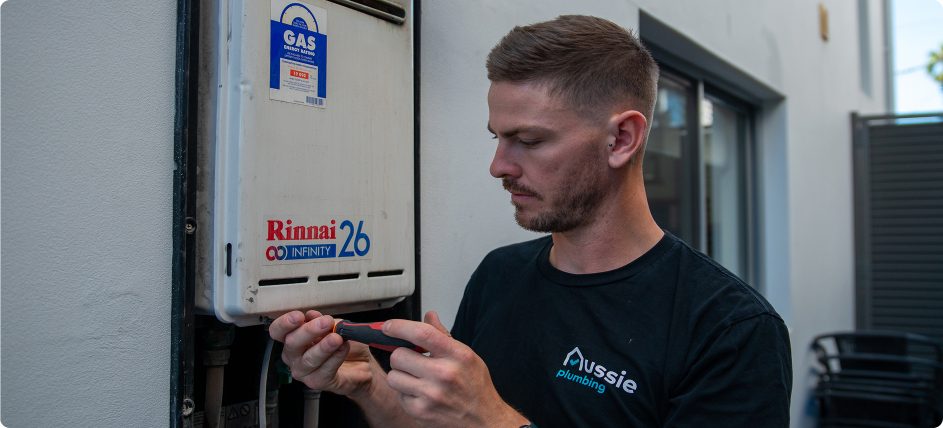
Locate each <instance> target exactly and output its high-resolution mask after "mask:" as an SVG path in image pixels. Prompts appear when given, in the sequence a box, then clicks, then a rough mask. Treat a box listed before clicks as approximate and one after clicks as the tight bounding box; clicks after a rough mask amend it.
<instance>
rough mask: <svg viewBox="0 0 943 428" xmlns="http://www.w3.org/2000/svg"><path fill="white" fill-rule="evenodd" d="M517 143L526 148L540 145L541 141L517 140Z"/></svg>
mask: <svg viewBox="0 0 943 428" xmlns="http://www.w3.org/2000/svg"><path fill="white" fill-rule="evenodd" d="M517 141H518V142H520V143H521V144H523V145H525V146H536V145H537V144H540V140H517Z"/></svg>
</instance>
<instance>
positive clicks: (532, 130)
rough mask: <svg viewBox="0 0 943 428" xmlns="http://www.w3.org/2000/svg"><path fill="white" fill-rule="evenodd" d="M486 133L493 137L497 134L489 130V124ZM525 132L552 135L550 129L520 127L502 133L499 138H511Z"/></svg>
mask: <svg viewBox="0 0 943 428" xmlns="http://www.w3.org/2000/svg"><path fill="white" fill-rule="evenodd" d="M488 132H490V133H492V134H494V135H498V133H497V132H495V131H494V129H492V128H491V124H490V123H489V124H488ZM525 132H529V133H542V134H553V131H552V130H550V129H548V128H544V127H542V126H522V127H520V128H515V129H511V130H509V131H507V132H502V133H501V136H502V137H505V138H507V137H513V136H514V135H517V134H520V133H525Z"/></svg>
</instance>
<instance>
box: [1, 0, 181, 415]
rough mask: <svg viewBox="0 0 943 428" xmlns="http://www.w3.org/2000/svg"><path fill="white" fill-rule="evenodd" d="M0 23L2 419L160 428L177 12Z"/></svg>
mask: <svg viewBox="0 0 943 428" xmlns="http://www.w3.org/2000/svg"><path fill="white" fill-rule="evenodd" d="M0 14H2V17H0V18H2V23H0V24H2V25H0V28H2V37H0V40H2V103H3V104H2V125H3V127H2V136H0V137H2V186H3V188H2V230H3V235H2V286H3V290H2V339H3V342H2V373H0V376H2V378H3V382H2V391H0V397H2V403H0V404H2V416H0V418H2V422H3V424H4V425H7V426H13V427H31V426H32V427H43V426H71V425H74V426H101V427H106V426H114V427H119V426H161V425H166V424H167V421H168V420H169V407H168V405H169V389H170V388H169V387H170V294H171V293H170V270H171V266H170V262H171V201H172V177H171V174H172V172H173V169H174V164H173V146H174V144H173V141H174V140H173V116H174V105H173V102H174V64H175V56H174V55H175V32H174V30H175V18H176V3H175V2H173V1H163V2H153V1H143V0H137V1H125V2H111V1H92V2H87V1H86V2H49V1H26V0H13V1H9V2H6V3H4V4H3V6H2V9H0Z"/></svg>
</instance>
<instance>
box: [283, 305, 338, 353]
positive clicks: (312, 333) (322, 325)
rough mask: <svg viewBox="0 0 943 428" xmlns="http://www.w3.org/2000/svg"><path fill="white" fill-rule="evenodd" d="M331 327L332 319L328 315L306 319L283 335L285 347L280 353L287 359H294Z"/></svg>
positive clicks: (332, 325)
mask: <svg viewBox="0 0 943 428" xmlns="http://www.w3.org/2000/svg"><path fill="white" fill-rule="evenodd" d="M333 329H334V319H333V318H332V317H331V316H330V315H325V316H321V317H318V318H315V319H314V320H311V321H308V322H306V323H304V324H303V325H302V326H301V327H299V328H297V329H295V330H294V331H292V332H291V333H288V335H286V336H285V349H284V351H282V354H284V355H285V357H287V358H288V359H294V358H295V357H297V356H299V355H301V354H303V353H304V352H305V351H306V350H307V349H308V348H310V347H311V345H312V344H314V343H317V342H319V341H320V340H321V339H322V338H324V336H326V335H327V334H328V333H330V332H331V331H332V330H333Z"/></svg>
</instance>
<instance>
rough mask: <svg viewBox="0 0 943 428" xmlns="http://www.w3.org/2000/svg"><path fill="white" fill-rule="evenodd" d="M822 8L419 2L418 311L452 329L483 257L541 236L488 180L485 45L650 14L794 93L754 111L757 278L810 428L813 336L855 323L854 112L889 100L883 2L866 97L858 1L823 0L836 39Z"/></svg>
mask: <svg viewBox="0 0 943 428" xmlns="http://www.w3.org/2000/svg"><path fill="white" fill-rule="evenodd" d="M819 3H820V2H819V1H813V0H803V1H794V2H776V1H761V2H737V1H721V2H699V1H695V0H686V1H672V2H663V1H656V0H636V1H634V2H625V1H617V0H597V1H593V2H579V3H577V2H564V1H537V0H529V1H517V2H499V1H476V2H444V1H435V2H424V3H423V22H422V28H423V32H422V82H421V89H422V106H421V107H422V113H421V114H422V115H421V123H422V131H421V138H422V143H421V144H422V152H421V156H422V158H421V162H422V163H421V171H422V183H421V196H422V224H421V228H422V229H421V232H422V281H423V282H422V287H423V288H422V302H423V308H424V309H426V310H430V309H435V310H438V311H440V312H441V313H442V315H443V319H444V320H445V321H446V323H447V324H450V323H451V321H452V320H453V319H454V313H455V310H456V308H457V305H458V302H459V300H460V298H461V294H462V289H463V287H464V284H465V282H466V281H467V279H468V276H469V274H470V273H471V272H472V271H473V270H474V268H475V267H476V266H477V264H478V262H479V261H480V260H481V257H482V256H483V255H484V254H485V253H487V252H488V251H489V250H491V249H493V248H495V247H497V246H500V245H504V244H508V243H512V242H517V241H521V240H524V239H528V238H530V237H532V236H534V235H531V234H529V233H526V232H523V231H521V230H520V229H519V228H518V227H517V225H516V224H515V223H514V221H513V218H512V208H511V206H510V204H509V202H508V197H507V195H506V193H505V192H504V191H503V190H502V189H501V187H500V185H499V183H498V182H497V180H495V179H493V178H491V177H490V176H489V175H488V164H489V162H490V159H491V155H492V153H493V149H494V144H493V142H492V141H491V140H489V134H488V133H487V131H486V130H485V124H486V122H487V105H486V102H485V95H486V93H487V89H488V81H487V79H486V76H485V69H484V60H485V57H486V55H487V53H488V51H489V50H490V49H491V47H492V46H493V45H494V44H495V43H496V42H497V41H498V40H499V39H500V37H502V36H503V35H504V34H505V33H506V32H507V31H509V30H510V29H511V28H512V27H513V26H515V25H522V24H528V23H533V22H537V21H541V20H546V19H550V18H553V17H555V16H557V15H559V14H563V13H582V14H593V15H598V16H602V17H605V18H608V19H610V20H613V21H615V22H617V23H619V24H622V25H624V26H626V27H628V28H633V29H635V28H637V23H638V16H639V10H640V9H641V10H643V11H645V12H646V13H648V14H649V15H652V16H654V17H655V18H656V19H658V20H660V21H662V22H664V23H666V24H668V25H669V26H670V27H672V28H674V29H675V30H677V31H678V32H680V33H682V34H684V35H686V36H687V37H689V38H691V39H693V40H694V41H696V42H697V43H699V44H700V45H702V46H703V47H704V48H706V49H707V50H709V51H711V52H712V53H713V54H714V55H716V56H717V57H719V58H721V59H723V60H725V61H726V62H728V63H730V64H732V65H733V66H734V67H736V68H739V69H740V70H742V71H744V72H746V73H748V74H750V75H752V76H753V77H754V78H756V79H757V80H759V81H760V82H762V83H764V84H766V85H767V86H769V87H771V88H773V89H774V90H776V91H777V92H779V93H781V94H783V95H784V96H785V100H784V101H782V102H777V103H768V104H767V105H764V106H762V109H761V110H760V111H759V113H758V124H757V138H758V145H759V147H758V149H759V150H758V151H759V159H758V174H759V175H760V177H759V181H760V183H759V184H760V186H761V189H762V191H763V193H762V194H761V197H760V201H759V204H760V205H761V206H760V212H761V219H760V225H759V226H760V235H761V237H762V239H763V240H762V242H761V243H760V244H761V245H760V251H761V253H762V254H761V255H760V257H761V259H762V260H763V266H762V270H763V275H762V276H761V281H763V284H762V285H763V286H764V287H765V290H766V294H767V297H768V298H769V300H770V301H771V302H772V303H773V304H774V305H775V306H776V307H777V309H778V310H779V311H780V312H781V313H782V314H783V316H784V318H786V320H787V323H788V324H789V327H790V330H791V334H792V346H793V359H794V363H795V367H794V376H795V385H794V396H793V426H796V427H798V426H811V423H812V421H811V419H810V418H808V416H807V415H806V413H807V409H808V406H807V404H808V400H809V395H808V388H809V387H810V386H811V383H810V382H811V379H809V378H808V376H807V374H808V371H809V358H808V352H807V347H808V344H809V341H810V339H811V338H812V337H813V336H814V335H816V334H819V333H822V332H826V331H831V330H841V329H852V328H853V327H854V294H853V281H854V263H853V254H854V251H853V248H854V247H853V243H854V240H853V238H854V237H853V233H852V219H853V216H852V214H853V212H852V210H853V205H852V191H851V190H852V169H851V133H850V119H849V115H850V113H851V112H852V111H860V112H862V113H882V112H884V106H885V98H884V94H885V88H884V87H883V84H884V81H885V80H884V70H883V65H882V61H883V58H884V57H883V51H882V40H883V28H882V26H881V22H882V18H881V13H882V11H881V7H880V6H881V4H880V3H879V2H867V3H868V4H869V5H870V7H871V10H870V17H871V21H872V22H871V42H872V44H873V46H872V48H871V58H872V79H871V81H872V85H874V86H873V88H872V90H871V91H870V93H871V95H867V94H865V93H864V92H863V91H862V90H861V88H860V84H859V76H860V74H859V70H858V67H859V60H858V53H859V49H858V24H857V17H858V13H857V5H858V3H857V2H850V1H840V0H831V1H828V0H827V1H824V2H821V3H823V4H824V5H825V6H826V8H827V9H828V12H829V24H830V40H829V41H827V42H824V41H822V40H821V39H820V38H819V30H818V4H819ZM643 36H644V35H643Z"/></svg>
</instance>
